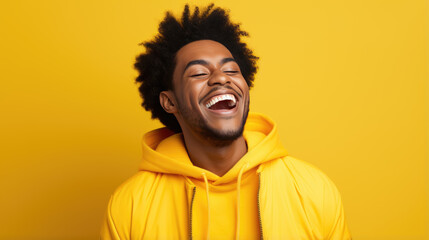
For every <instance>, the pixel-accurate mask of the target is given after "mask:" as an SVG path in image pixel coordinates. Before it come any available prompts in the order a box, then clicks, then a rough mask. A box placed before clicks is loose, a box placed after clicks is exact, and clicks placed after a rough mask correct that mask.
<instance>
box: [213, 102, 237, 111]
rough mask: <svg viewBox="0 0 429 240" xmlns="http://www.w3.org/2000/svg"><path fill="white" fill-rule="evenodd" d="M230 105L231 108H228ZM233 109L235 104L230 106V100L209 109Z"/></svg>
mask: <svg viewBox="0 0 429 240" xmlns="http://www.w3.org/2000/svg"><path fill="white" fill-rule="evenodd" d="M230 105H232V106H230ZM234 107H235V104H232V101H231V100H224V101H219V102H217V103H216V104H214V105H213V106H211V107H210V109H212V110H228V109H232V108H234Z"/></svg>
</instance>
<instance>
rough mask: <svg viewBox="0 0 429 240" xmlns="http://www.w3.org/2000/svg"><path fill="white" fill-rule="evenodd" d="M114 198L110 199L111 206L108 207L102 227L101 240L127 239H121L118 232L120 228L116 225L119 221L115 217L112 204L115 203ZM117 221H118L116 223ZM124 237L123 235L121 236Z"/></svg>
mask: <svg viewBox="0 0 429 240" xmlns="http://www.w3.org/2000/svg"><path fill="white" fill-rule="evenodd" d="M113 198H114V196H112V197H110V200H109V204H108V206H107V211H106V214H105V216H104V220H103V223H102V226H101V232H100V239H101V240H113V239H115V240H119V239H126V238H124V236H122V237H120V234H119V232H118V226H117V225H116V224H117V223H118V222H119V223H120V221H117V220H118V219H116V217H114V212H115V210H114V209H112V207H113V206H112V205H113V204H112V203H113V201H114V200H113ZM115 220H116V221H115ZM121 235H122V234H121Z"/></svg>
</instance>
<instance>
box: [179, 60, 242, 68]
mask: <svg viewBox="0 0 429 240" xmlns="http://www.w3.org/2000/svg"><path fill="white" fill-rule="evenodd" d="M227 62H235V59H234V58H223V59H222V60H221V61H220V64H222V65H223V64H225V63H227ZM193 65H204V66H207V65H209V63H208V62H207V61H206V60H203V59H197V60H193V61H190V62H188V64H186V67H185V69H184V70H183V71H186V69H188V68H189V67H190V66H193Z"/></svg>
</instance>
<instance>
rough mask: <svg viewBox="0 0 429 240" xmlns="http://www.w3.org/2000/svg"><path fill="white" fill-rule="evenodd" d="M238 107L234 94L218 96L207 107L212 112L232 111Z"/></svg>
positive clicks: (208, 102) (209, 101)
mask: <svg viewBox="0 0 429 240" xmlns="http://www.w3.org/2000/svg"><path fill="white" fill-rule="evenodd" d="M236 106H237V99H236V98H235V96H234V95H232V94H222V95H216V96H213V97H212V98H210V99H209V100H208V101H207V103H206V107H207V108H208V109H210V110H230V109H233V108H235V107H236Z"/></svg>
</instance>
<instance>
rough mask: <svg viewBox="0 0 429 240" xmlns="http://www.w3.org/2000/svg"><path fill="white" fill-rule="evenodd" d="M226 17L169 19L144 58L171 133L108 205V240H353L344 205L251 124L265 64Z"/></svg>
mask: <svg viewBox="0 0 429 240" xmlns="http://www.w3.org/2000/svg"><path fill="white" fill-rule="evenodd" d="M242 36H247V33H246V32H244V31H242V30H240V27H239V25H237V24H234V23H231V22H230V20H229V16H228V14H227V13H226V11H225V10H223V9H221V8H215V7H214V6H213V5H210V6H209V7H207V8H206V9H203V11H201V12H200V11H199V9H198V8H195V10H194V12H193V13H191V12H190V10H189V7H188V6H185V9H184V12H183V15H182V18H181V19H180V20H177V19H176V18H174V17H173V16H172V15H171V14H170V13H167V15H166V17H165V19H164V20H163V21H162V22H161V24H160V27H159V34H158V35H157V36H156V37H155V39H154V40H153V41H149V42H146V43H144V44H143V45H144V46H145V47H146V52H145V53H143V54H141V55H140V56H139V57H138V58H137V62H136V64H135V67H136V68H137V70H138V71H139V73H140V75H139V76H138V77H137V82H139V83H141V85H140V88H139V90H140V93H141V96H142V98H143V104H142V105H143V106H144V107H145V108H146V109H147V110H149V111H151V112H152V116H153V117H154V118H158V119H159V120H160V121H161V122H162V123H163V124H165V125H166V127H167V128H162V129H157V130H154V131H152V132H149V133H147V134H146V135H145V137H144V139H143V161H142V163H141V165H140V171H139V172H138V173H137V174H136V175H135V176H133V177H132V178H130V179H129V180H128V181H126V182H125V183H124V184H122V185H121V186H120V187H119V188H118V189H117V190H116V191H115V193H114V194H113V196H112V197H111V200H110V202H109V206H108V210H107V215H106V219H105V222H104V225H103V228H102V232H101V234H102V239H187V238H190V239H194V238H195V239H209V238H211V239H234V238H235V239H239V238H241V239H350V236H349V233H348V230H347V226H346V223H345V221H344V214H343V208H342V204H341V199H340V195H339V193H338V191H337V189H336V188H335V186H334V185H333V183H332V182H331V181H330V180H329V179H328V178H327V177H326V176H325V175H324V174H323V173H321V172H320V171H319V170H318V169H316V168H315V167H313V166H311V165H309V164H308V163H305V162H302V161H299V160H297V159H294V158H292V157H290V156H288V155H287V153H286V150H285V149H284V148H283V147H282V145H281V144H280V141H279V137H278V135H277V130H276V125H275V124H274V123H273V122H272V121H271V120H270V119H269V118H267V117H265V116H263V115H260V114H249V117H248V111H249V87H251V86H252V82H253V80H254V74H255V73H256V69H257V67H256V60H257V57H255V56H254V55H253V53H252V51H251V50H250V49H248V48H247V46H246V44H245V43H243V42H241V40H240V37H242Z"/></svg>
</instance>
